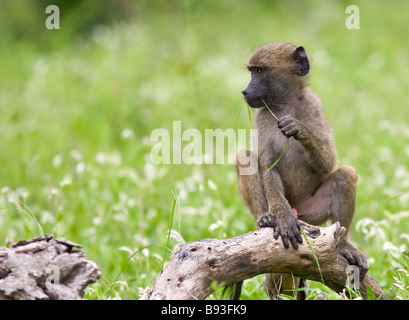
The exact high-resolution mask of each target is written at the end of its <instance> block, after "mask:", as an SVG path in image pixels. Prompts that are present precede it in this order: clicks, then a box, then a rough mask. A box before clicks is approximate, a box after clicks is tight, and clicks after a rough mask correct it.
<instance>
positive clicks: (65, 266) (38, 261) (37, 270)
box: [0, 235, 101, 300]
mask: <svg viewBox="0 0 409 320" xmlns="http://www.w3.org/2000/svg"><path fill="white" fill-rule="evenodd" d="M74 248H81V245H79V244H76V243H73V242H70V241H67V240H64V239H62V238H57V239H55V240H53V236H51V235H45V236H41V237H37V238H33V239H31V240H28V241H25V240H24V241H20V242H18V243H17V244H16V245H14V246H13V247H12V248H0V300H2V299H7V300H8V299H13V300H36V299H41V300H44V299H47V300H48V299H51V300H77V299H82V297H83V295H84V289H85V288H86V287H87V286H88V285H89V284H91V283H93V282H96V281H97V280H98V278H99V277H100V276H101V273H100V271H99V269H98V267H97V265H96V264H95V262H93V261H91V260H89V259H88V258H87V256H86V255H85V253H83V252H81V251H79V250H74Z"/></svg>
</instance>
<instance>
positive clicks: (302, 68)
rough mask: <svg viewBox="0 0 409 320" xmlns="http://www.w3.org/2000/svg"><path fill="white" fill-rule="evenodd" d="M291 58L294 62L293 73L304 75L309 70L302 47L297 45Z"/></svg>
mask: <svg viewBox="0 0 409 320" xmlns="http://www.w3.org/2000/svg"><path fill="white" fill-rule="evenodd" d="M293 58H294V61H295V63H296V68H295V74H296V75H299V76H305V75H306V74H308V72H309V71H310V62H309V61H308V56H307V52H305V49H304V47H298V48H297V49H295V51H294V53H293Z"/></svg>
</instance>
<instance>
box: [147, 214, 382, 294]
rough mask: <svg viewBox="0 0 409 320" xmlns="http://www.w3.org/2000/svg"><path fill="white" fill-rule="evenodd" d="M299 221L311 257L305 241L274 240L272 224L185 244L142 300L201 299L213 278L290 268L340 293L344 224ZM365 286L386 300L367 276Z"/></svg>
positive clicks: (228, 279) (237, 277) (363, 290)
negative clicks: (287, 244) (295, 244)
mask: <svg viewBox="0 0 409 320" xmlns="http://www.w3.org/2000/svg"><path fill="white" fill-rule="evenodd" d="M302 226H303V230H304V232H305V234H306V236H307V238H308V240H309V243H310V245H311V247H312V248H313V250H314V252H315V256H314V254H313V252H312V250H311V248H310V246H309V244H308V243H307V241H305V240H304V241H303V243H302V244H301V245H299V248H298V250H295V249H293V248H288V249H287V248H285V247H284V245H283V244H282V242H281V239H280V238H279V239H278V240H275V239H274V237H273V234H274V231H273V229H272V228H261V229H259V230H257V231H252V232H249V233H246V234H243V235H241V236H238V237H235V238H231V239H224V240H219V239H204V240H198V241H193V242H189V243H186V244H184V245H182V246H180V247H179V248H178V249H177V250H176V251H175V252H174V253H173V255H172V257H171V259H170V261H169V262H168V263H167V264H166V265H165V267H164V268H163V269H162V271H161V272H160V274H159V275H158V276H157V278H156V279H155V281H154V282H153V284H152V287H151V289H150V291H149V292H148V294H147V296H146V299H148V300H173V299H175V300H176V299H181V300H191V299H199V300H201V299H205V298H206V297H207V296H208V295H209V294H211V293H212V288H211V283H212V282H213V281H217V283H219V284H220V283H223V284H224V285H226V286H227V285H229V284H233V283H236V282H240V281H242V280H245V279H248V278H251V277H254V276H256V275H259V274H264V273H292V274H293V275H294V276H296V277H301V278H303V279H310V280H315V281H320V282H321V281H322V280H324V283H325V285H327V286H328V287H330V288H331V289H333V290H334V291H336V292H341V291H342V289H343V288H345V284H346V281H347V278H348V274H347V272H346V269H347V267H348V266H349V265H348V262H347V261H346V260H345V258H344V257H342V256H341V255H339V254H338V250H337V245H338V243H339V242H340V240H341V239H342V238H343V237H344V236H345V228H343V227H341V226H340V224H339V223H338V222H337V223H334V224H333V225H331V226H329V227H326V228H322V227H316V226H311V225H308V224H306V223H302ZM316 259H317V260H318V264H317V262H316ZM318 265H319V267H320V269H319V268H318ZM367 285H368V286H369V287H370V288H371V289H372V291H373V292H374V294H375V296H376V297H377V298H379V299H387V297H386V295H384V293H383V291H382V289H381V287H380V286H379V285H378V283H377V282H376V281H375V280H373V279H372V277H370V276H369V275H366V276H365V278H364V280H363V281H362V282H361V283H360V285H359V289H360V291H361V293H362V294H363V296H364V297H365V294H366V292H367V288H366V286H367Z"/></svg>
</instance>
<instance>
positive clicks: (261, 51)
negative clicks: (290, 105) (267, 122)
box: [242, 42, 310, 108]
mask: <svg viewBox="0 0 409 320" xmlns="http://www.w3.org/2000/svg"><path fill="white" fill-rule="evenodd" d="M246 67H247V69H248V70H249V71H250V72H251V79H250V82H249V84H248V85H247V87H246V88H244V89H243V91H242V94H243V97H244V99H245V100H246V102H247V103H248V104H249V105H250V106H251V107H253V108H261V107H265V104H264V103H263V101H262V100H264V101H265V102H266V104H267V105H269V106H270V105H274V104H278V103H281V102H285V101H287V100H288V99H290V98H291V97H292V96H294V95H296V94H297V93H298V92H299V91H300V90H301V89H302V88H304V87H305V86H307V83H308V77H309V70H310V62H309V60H308V56H307V53H306V51H305V49H304V48H303V47H296V46H294V45H292V44H290V43H282V42H280V43H273V44H266V45H263V46H261V47H259V48H258V49H256V50H255V51H254V52H253V53H252V55H251V57H250V60H249V62H248V63H247V65H246Z"/></svg>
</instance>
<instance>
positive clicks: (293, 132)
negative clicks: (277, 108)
mask: <svg viewBox="0 0 409 320" xmlns="http://www.w3.org/2000/svg"><path fill="white" fill-rule="evenodd" d="M278 128H280V129H281V132H282V133H283V135H285V136H286V137H287V138H290V137H294V138H295V139H298V134H299V132H300V126H299V125H298V123H297V120H296V119H295V118H294V117H293V116H291V115H285V116H283V117H281V118H280V119H278Z"/></svg>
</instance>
